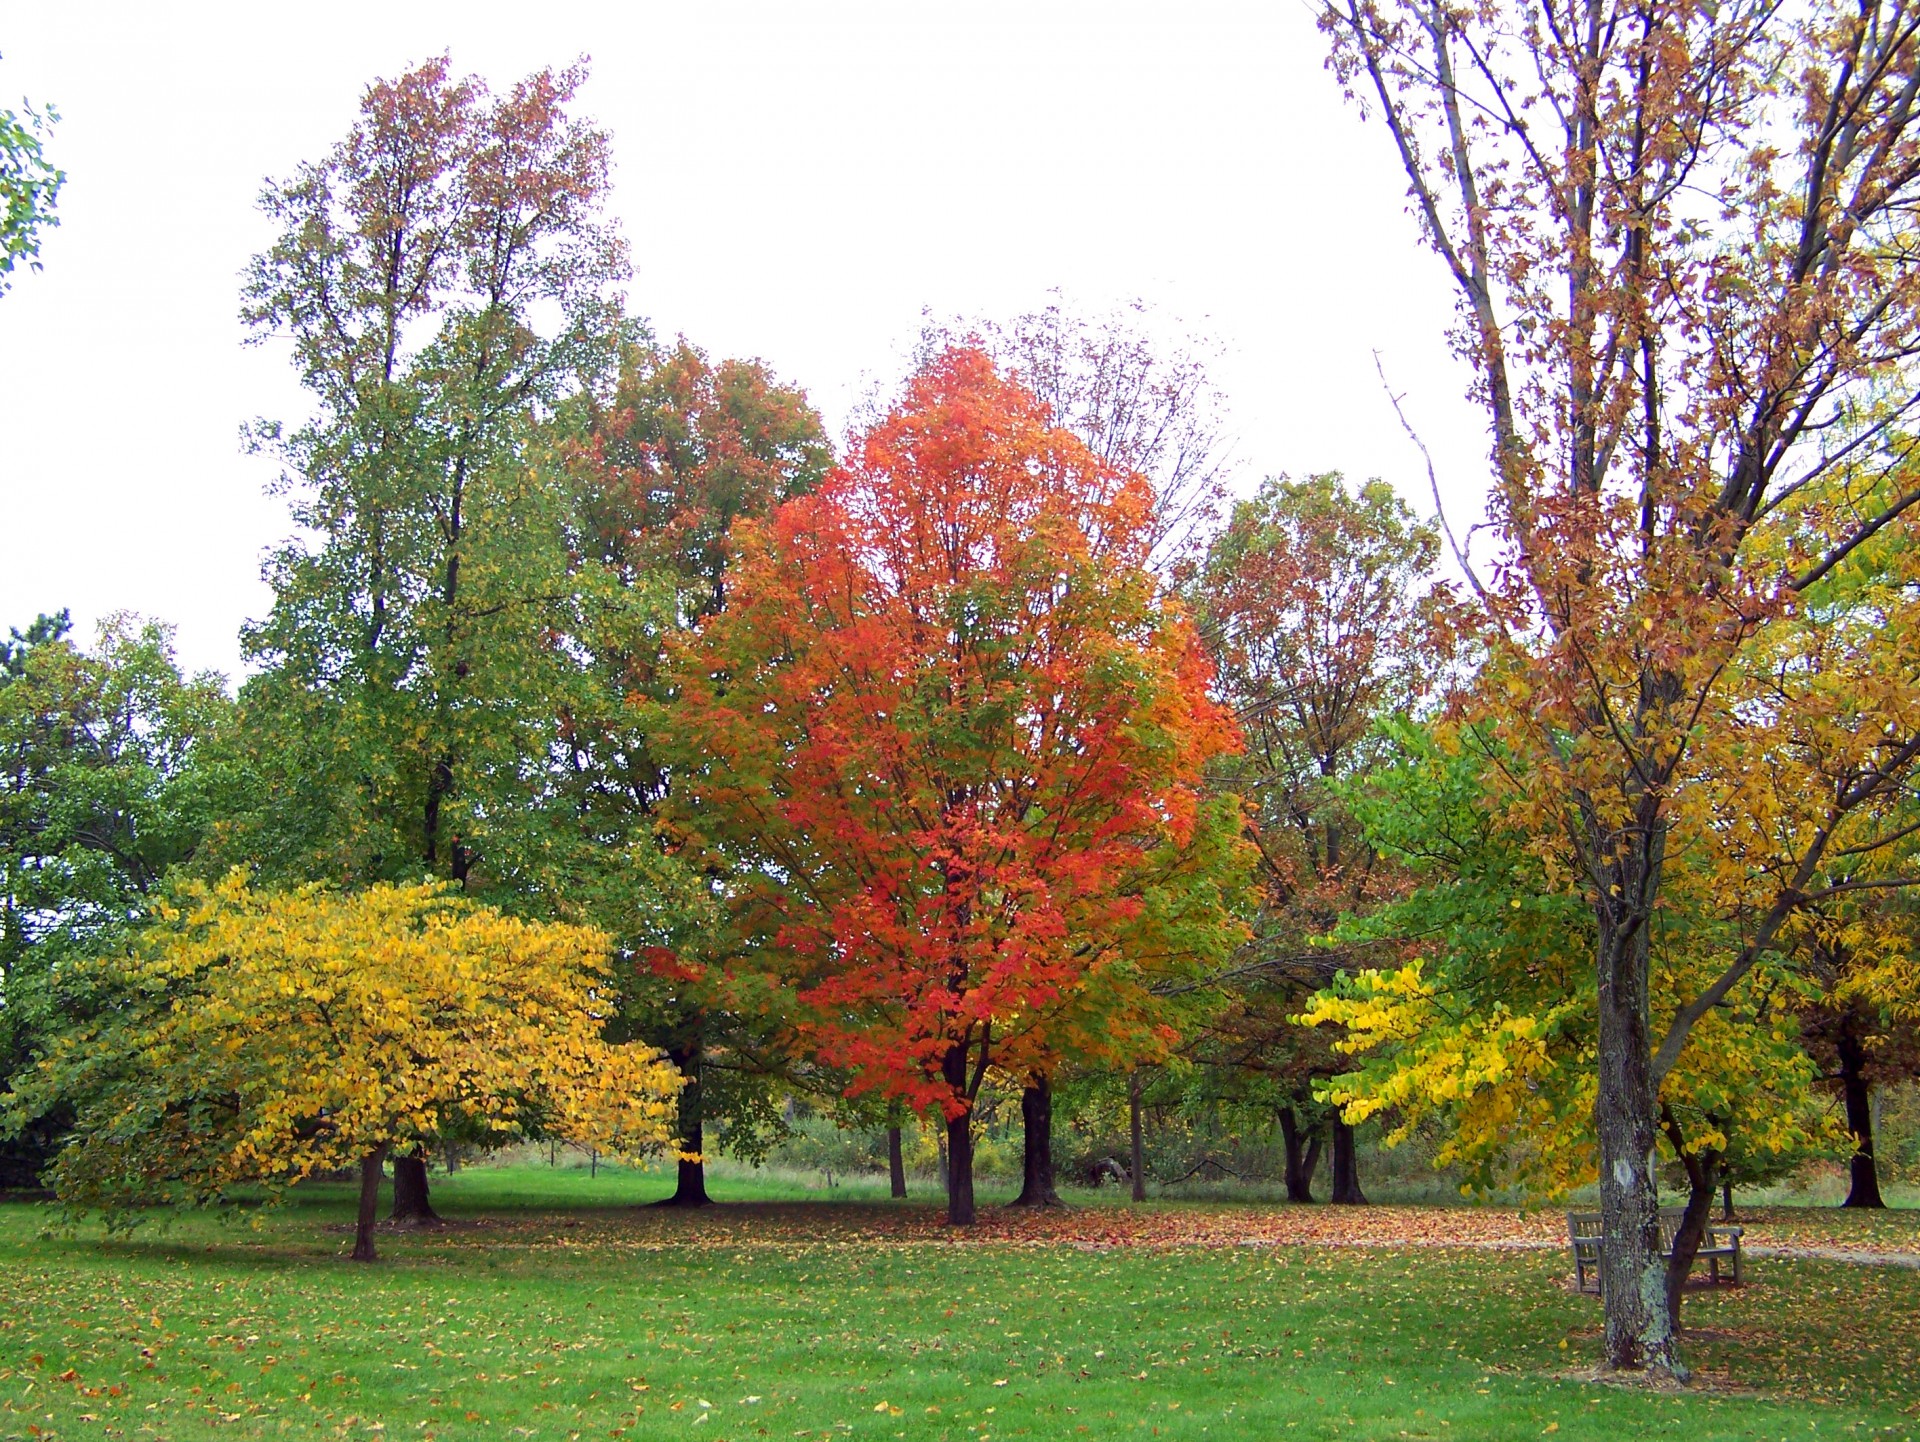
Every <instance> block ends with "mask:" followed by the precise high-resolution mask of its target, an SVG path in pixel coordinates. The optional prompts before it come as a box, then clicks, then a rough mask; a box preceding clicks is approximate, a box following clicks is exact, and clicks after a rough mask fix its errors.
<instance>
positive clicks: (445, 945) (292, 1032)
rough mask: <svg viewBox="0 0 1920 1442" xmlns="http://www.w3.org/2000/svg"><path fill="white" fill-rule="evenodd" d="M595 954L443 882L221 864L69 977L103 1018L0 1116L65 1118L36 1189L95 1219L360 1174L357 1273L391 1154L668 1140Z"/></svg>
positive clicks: (651, 1059) (650, 1065)
mask: <svg viewBox="0 0 1920 1442" xmlns="http://www.w3.org/2000/svg"><path fill="white" fill-rule="evenodd" d="M606 958H607V940H606V938H605V937H604V936H603V935H601V934H600V933H599V932H596V931H592V930H588V929H585V928H581V927H573V926H563V925H556V924H540V923H533V922H526V921H520V920H517V919H515V918H512V917H508V916H503V915H501V914H500V913H499V912H497V911H493V910H490V909H488V908H485V907H480V906H475V905H472V904H471V903H468V902H465V901H463V900H462V899H460V898H459V897H458V896H457V895H454V894H450V893H449V890H448V887H447V886H446V885H445V884H443V883H433V882H429V883H423V884H419V885H413V886H394V885H388V884H381V885H377V886H374V887H371V888H369V889H368V890H366V891H364V892H360V893H358V894H354V895H341V894H338V893H336V892H332V891H329V890H326V889H323V888H320V887H304V888H302V889H300V890H297V891H282V892H273V891H264V890H255V889H254V888H253V887H252V886H250V885H249V883H248V881H247V878H246V877H245V876H244V874H242V873H240V872H238V871H236V872H233V873H231V874H229V875H228V876H227V877H226V878H225V879H224V880H222V881H221V882H219V883H218V884H216V885H214V886H211V887H207V886H198V885H196V886H194V887H191V888H188V889H187V890H185V891H183V892H182V893H181V894H180V895H179V896H178V897H176V898H175V899H174V900H173V901H172V902H170V903H167V904H165V905H163V906H161V907H160V908H158V910H157V914H156V916H155V919H154V920H153V922H152V924H151V925H150V926H149V927H147V928H146V929H145V930H144V931H143V932H142V933H141V934H140V935H139V936H138V937H137V939H136V941H135V943H134V944H133V946H132V947H131V948H130V949H129V950H128V951H127V952H126V953H125V954H124V955H120V956H112V957H107V958H103V959H101V960H98V961H95V962H92V963H89V964H88V965H89V970H90V973H91V974H90V975H89V976H88V977H87V978H86V980H87V981H88V982H89V983H90V984H91V986H92V987H93V988H94V989H95V990H96V991H97V993H98V995H99V997H100V999H101V1001H102V1003H103V1004H102V1005H101V1006H100V1007H99V1008H98V1009H97V1013H98V1019H96V1020H94V1021H91V1022H88V1023H86V1024H83V1025H81V1026H78V1027H76V1028H74V1029H73V1030H72V1031H70V1032H68V1033H67V1034H65V1035H64V1036H63V1037H61V1038H60V1039H59V1040H58V1042H57V1043H56V1044H55V1045H54V1046H53V1047H52V1048H51V1050H50V1052H49V1054H48V1056H47V1057H46V1058H45V1060H44V1061H43V1062H42V1063H41V1064H40V1066H39V1068H38V1070H37V1072H36V1073H34V1074H33V1075H32V1076H30V1077H29V1078H27V1079H26V1080H25V1082H24V1083H23V1085H22V1086H21V1087H20V1088H19V1092H18V1095H16V1096H15V1097H14V1098H12V1099H11V1101H10V1110H11V1111H12V1112H13V1113H14V1114H15V1115H20V1114H25V1113H32V1112H34V1111H35V1109H36V1108H37V1109H38V1110H45V1109H46V1108H47V1107H48V1106H49V1105H51V1104H53V1103H55V1102H59V1101H65V1102H67V1103H68V1104H70V1105H71V1106H72V1107H73V1109H74V1116H75V1122H74V1127H73V1131H72V1133H71V1135H70V1137H69V1138H68V1140H67V1142H66V1144H65V1146H64V1147H63V1148H62V1150H61V1151H60V1152H59V1154H58V1156H57V1158H56V1160H55V1162H54V1165H53V1167H52V1169H51V1177H52V1181H53V1185H54V1188H55V1190H56V1192H57V1193H58V1194H59V1196H60V1197H61V1199H62V1200H63V1201H65V1202H67V1203H68V1204H69V1205H72V1206H75V1207H77V1208H80V1209H83V1210H98V1211H102V1212H104V1213H105V1214H106V1216H107V1218H108V1220H109V1222H110V1223H113V1222H116V1221H118V1220H121V1219H124V1218H125V1217H126V1216H127V1214H128V1211H129V1209H130V1208H132V1207H134V1206H138V1205H144V1204H148V1203H151V1202H154V1201H171V1202H175V1203H187V1204H192V1205H206V1204H217V1203H220V1202H222V1201H224V1200H225V1199H226V1198H227V1196H228V1194H229V1191H230V1189H231V1188H232V1187H234V1186H235V1185H237V1184H241V1183H264V1184H266V1185H267V1186H269V1187H270V1188H272V1189H273V1190H274V1191H275V1192H276V1193H277V1192H278V1191H279V1190H281V1189H283V1188H285V1187H286V1186H288V1185H290V1184H291V1183H293V1182H296V1181H298V1180H300V1179H301V1178H302V1177H305V1176H308V1175H310V1174H311V1173H313V1172H315V1171H318V1170H327V1169H333V1168H338V1167H346V1166H353V1165H358V1166H359V1168H360V1209H359V1222H358V1231H357V1236H356V1239H355V1243H354V1251H353V1255H354V1258H355V1260H359V1261H370V1260H372V1258H373V1255H374V1244H373V1224H374V1217H375V1208H376V1205H377V1203H378V1200H379V1188H380V1179H381V1171H382V1167H383V1164H384V1162H385V1160H386V1158H387V1156H388V1154H389V1153H390V1152H403V1153H404V1152H407V1151H410V1150H412V1149H414V1148H417V1147H420V1146H423V1145H430V1144H431V1143H433V1142H434V1141H435V1140H436V1139H437V1138H439V1137H440V1136H442V1135H443V1134H444V1133H446V1132H447V1131H449V1130H450V1129H454V1128H458V1129H459V1130H461V1131H462V1132H463V1133H467V1134H471V1133H472V1132H475V1131H478V1132H480V1133H482V1134H483V1135H487V1136H491V1137H495V1138H504V1137H508V1136H516V1135H520V1136H524V1135H529V1134H538V1135H543V1136H551V1137H557V1138H561V1139H564V1140H568V1141H575V1142H581V1143H589V1144H592V1145H595V1146H598V1147H602V1148H605V1149H606V1150H609V1151H612V1152H616V1153H621V1154H626V1155H638V1154H641V1153H644V1152H647V1151H649V1150H654V1149H658V1148H660V1147H662V1146H663V1145H665V1144H666V1142H667V1141H668V1138H669V1136H670V1134H671V1128H672V1112H673V1100H674V1095H675V1093H676V1091H677V1090H678V1087H679V1080H678V1076H677V1074H676V1073H675V1072H674V1071H673V1069H672V1067H671V1066H670V1065H668V1064H667V1063H666V1061H665V1060H664V1059H663V1058H662V1057H661V1055H660V1054H659V1053H658V1052H656V1051H654V1050H652V1049H651V1048H648V1047H643V1046H636V1045H619V1044H614V1043H610V1042H608V1041H607V1040H605V1038H604V1035H603V1029H604V1020H605V1013H606V1012H607V1011H608V1010H609V1009H610V1005H611V999H612V994H613V988H612V985H611V978H610V975H609V967H608V962H607V959H606Z"/></svg>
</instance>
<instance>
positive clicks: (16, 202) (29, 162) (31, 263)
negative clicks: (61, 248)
mask: <svg viewBox="0 0 1920 1442" xmlns="http://www.w3.org/2000/svg"><path fill="white" fill-rule="evenodd" d="M59 120H60V112H59V111H57V110H55V109H54V108H53V107H52V106H51V105H49V106H48V107H47V108H46V110H45V112H44V113H43V112H41V111H38V110H35V109H34V108H33V106H31V105H29V104H26V103H25V102H22V104H21V107H20V110H18V111H13V110H0V295H4V294H5V293H6V290H7V287H8V286H9V285H10V284H12V282H13V275H14V272H15V270H17V269H18V268H19V266H20V265H21V263H22V262H25V263H26V265H27V267H28V268H29V269H31V270H39V269H40V238H41V236H42V235H43V234H44V233H45V232H46V231H47V230H50V229H51V228H52V227H54V226H56V225H58V224H59V223H60V217H59V216H57V215H55V214H54V208H55V206H57V205H58V204H59V201H60V187H61V186H63V185H65V184H66V183H67V173H66V172H65V171H64V170H61V169H59V168H58V167H56V166H54V165H52V164H51V163H49V161H48V160H47V157H46V152H45V150H44V149H43V148H42V142H44V141H45V139H46V137H47V134H48V132H49V131H51V130H52V129H53V127H54V126H55V125H56V124H58V123H59Z"/></svg>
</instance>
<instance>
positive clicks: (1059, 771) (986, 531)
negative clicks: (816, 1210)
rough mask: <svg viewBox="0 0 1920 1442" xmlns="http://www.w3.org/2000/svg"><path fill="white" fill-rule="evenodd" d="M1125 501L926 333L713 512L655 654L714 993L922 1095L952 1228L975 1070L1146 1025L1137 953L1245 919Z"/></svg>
mask: <svg viewBox="0 0 1920 1442" xmlns="http://www.w3.org/2000/svg"><path fill="white" fill-rule="evenodd" d="M1152 501H1153V497H1152V493H1151V491H1150V489H1149V487H1148V486H1147V484H1146V482H1145V481H1144V480H1142V479H1141V478H1140V477H1139V476H1137V475H1133V474H1129V473H1126V472H1123V471H1120V470H1118V469H1116V468H1114V467H1112V466H1110V465H1107V464H1105V463H1103V462H1102V461H1100V460H1099V459H1098V458H1097V457H1095V456H1094V455H1093V454H1092V453H1091V452H1090V451H1089V450H1088V449H1087V448H1086V446H1085V445H1083V444H1082V443H1081V442H1080V441H1078V440H1077V439H1075V438H1074V437H1073V436H1072V435H1071V434H1069V433H1068V432H1066V431H1064V430H1062V429H1059V428H1057V427H1055V426H1054V425H1053V424H1052V423H1051V419H1050V417H1049V415H1048V413H1047V411H1046V408H1045V407H1044V406H1043V405H1042V404H1041V403H1040V402H1039V401H1038V400H1037V399H1035V397H1034V396H1033V395H1032V394H1031V393H1030V392H1029V391H1027V390H1025V389H1023V388H1022V387H1021V386H1020V385H1018V384H1017V383H1016V382H1015V381H1013V380H1010V379H1008V378H1006V377H1004V376H1002V375H1001V374H999V373H998V372H997V371H996V370H995V368H994V366H993V364H992V363H991V361H989V360H988V359H987V358H986V357H985V356H984V355H983V354H981V353H980V352H979V351H977V350H974V349H969V348H954V349H950V350H947V351H945V352H943V353H941V354H940V355H938V356H936V357H934V358H933V359H932V360H931V361H930V362H929V363H928V364H927V365H926V366H925V367H924V368H923V369H922V370H921V371H920V372H919V373H918V374H916V375H915V376H914V377H913V378H912V379H911V380H910V381H909V383H908V385H907V387H906V391H905V394H904V396H903V397H902V399H901V400H900V402H899V403H898V404H897V405H896V406H895V407H894V408H893V409H892V411H891V412H890V413H888V414H887V415H886V416H885V417H884V418H883V419H882V420H880V421H879V422H878V423H877V424H875V425H874V426H873V427H872V428H871V429H870V430H869V431H868V432H867V433H866V434H865V435H864V436H861V437H858V438H857V439H856V440H855V441H854V443H853V445H852V446H851V449H850V454H849V456H848V458H847V460H846V461H845V463H844V464H843V465H841V466H840V467H839V468H838V469H836V470H835V471H834V472H833V474H832V475H831V476H829V478H828V479H827V481H826V483H825V484H824V485H823V486H822V487H821V489H820V490H819V491H818V492H817V493H815V494H813V495H810V496H806V497H802V498H800V499H797V500H794V501H792V502H789V503H788V504H786V505H785V506H783V507H781V508H780V509H779V511H778V512H776V513H775V515H774V516H773V518H772V519H771V521H770V522H768V523H765V524H747V525H742V526H737V527H736V528H735V540H736V551H735V554H734V558H733V562H732V566H731V569H730V572H729V580H728V589H729V603H728V607H727V609H726V610H725V611H724V612H722V613H720V614H718V615H716V616H714V617H712V618H711V619H709V620H708V621H707V622H706V623H705V625H704V626H703V628H702V629H701V630H700V632H699V633H698V635H697V636H696V637H695V638H693V639H691V640H690V641H689V642H688V643H687V644H686V645H684V646H683V647H682V648H681V649H680V651H679V653H678V654H677V656H676V658H675V662H674V669H673V675H674V677H675V680H676V684H677V686H678V688H679V695H678V698H677V701H676V704H675V705H674V708H673V714H674V717H675V718H676V725H677V734H678V737H679V742H678V744H679V747H680V756H679V762H680V764H681V765H682V766H684V767H685V768H687V769H688V770H689V771H690V772H691V773H692V774H691V775H690V776H689V779H688V785H687V786H686V787H685V788H684V791H683V792H682V795H681V801H680V804H679V810H678V816H679V820H680V825H681V826H682V828H683V830H684V832H685V834H686V835H687V836H688V838H689V840H690V841H692V842H693V843H695V844H698V845H701V846H703V847H705V848H707V849H708V851H709V852H710V853H711V855H712V856H713V857H714V858H715V859H716V861H719V862H722V863H724V870H723V872H722V875H723V876H724V882H723V883H722V890H723V891H724V894H725V897H726V901H727V911H728V915H729V917H730V924H731V927H732V935H731V936H730V937H729V938H728V946H729V949H730V951H731V957H730V960H729V962H728V964H727V968H726V969H727V971H728V974H729V978H730V991H731V994H732V997H733V999H734V1003H735V1004H736V1005H739V1006H742V1007H753V1008H760V1009H764V1011H765V1013H766V1014H770V1015H779V1016H783V1017H784V1018H785V1019H786V1022H787V1025H788V1028H789V1031H790V1034H791V1036H792V1038H793V1039H794V1041H795V1043H796V1045H797V1046H798V1047H800V1048H802V1049H803V1050H804V1051H806V1052H808V1053H810V1054H811V1055H813V1056H814V1057H815V1058H817V1059H818V1060H819V1061H821V1062H823V1063H825V1064H828V1065H830V1066H833V1067H837V1068H844V1069H845V1070H846V1071H847V1072H848V1073H849V1074H850V1076H851V1078H852V1080H851V1083H850V1086H849V1090H850V1092H851V1093H853V1094H860V1093H878V1094H880V1095H884V1096H888V1097H893V1098H897V1099H900V1100H902V1101H904V1102H905V1103H907V1104H908V1105H911V1106H915V1107H920V1108H932V1107H938V1108H940V1109H941V1111H942V1112H943V1113H944V1115H945V1118H946V1120H947V1127H948V1179H949V1182H948V1212H949V1217H950V1219H951V1220H952V1221H954V1222H956V1223H965V1222H969V1221H971V1220H972V1217H973V1178H972V1132H971V1126H970V1112H971V1108H972V1104H973V1100H974V1098H975V1097H976V1095H977V1093H978V1090H979V1087H980V1084H981V1082H982V1080H983V1078H984V1077H985V1075H986V1072H987V1070H988V1068H989V1067H990V1066H993V1065H996V1064H998V1063H999V1062H1000V1061H1001V1060H1002V1059H1003V1056H1010V1057H1012V1058H1015V1059H1018V1058H1020V1057H1022V1056H1025V1055H1031V1053H1032V1051H1033V1049H1034V1048H1035V1046H1036V1045H1038V1038H1039V1037H1040V1036H1041V1034H1042V1033H1043V1032H1044V1031H1045V1030H1046V1028H1047V1027H1048V1025H1049V1023H1050V1021H1057V1022H1058V1024H1059V1025H1060V1026H1061V1027H1063V1028H1071V1029H1072V1030H1073V1031H1074V1032H1075V1033H1076V1035H1082V1036H1084V1035H1085V1034H1086V1033H1087V1032H1088V1031H1089V1030H1090V1028H1089V1027H1088V1026H1087V1022H1086V1018H1087V1016H1088V1015H1089V1014H1090V1013H1098V1012H1100V1011H1102V1010H1110V1011H1112V1012H1113V1013H1114V1015H1113V1020H1114V1024H1113V1025H1112V1026H1111V1027H1110V1028H1106V1031H1107V1033H1108V1034H1109V1035H1110V1036H1112V1037H1115V1038H1133V1039H1134V1043H1135V1044H1142V1042H1143V1039H1144V1044H1149V1045H1151V1044H1152V1043H1151V1035H1152V1031H1153V1026H1154V1022H1153V1018H1152V1015H1151V1013H1152V1007H1153V999H1152V993H1151V988H1150V986H1149V985H1148V982H1149V981H1150V979H1151V975H1152V973H1153V969H1154V968H1155V967H1164V966H1165V965H1167V964H1168V962H1169V960H1170V959H1171V958H1176V957H1185V958H1205V957H1209V956H1213V955H1217V954H1218V952H1219V951H1220V950H1221V949H1222V948H1223V947H1225V946H1229V945H1231V944H1232V943H1233V942H1234V941H1236V940H1237V939H1238V937H1239V935H1240V933H1239V932H1238V930H1237V924H1236V923H1235V921H1234V920H1233V918H1232V914H1231V908H1230V905H1229V899H1230V896H1231V893H1232V890H1233V887H1234V885H1235V879H1234V878H1235V873H1236V871H1237V869H1238V852H1237V843H1236V841H1235V838H1236V837H1237V834H1238V829H1239V817H1238V812H1237V810H1236V809H1235V808H1234V806H1233V805H1232V803H1231V802H1228V801H1222V800H1218V799H1210V798H1209V797H1208V796H1207V795H1206V793H1205V790H1204V787H1203V774H1202V773H1203V769H1204V767H1205V766H1206V764H1207V762H1208V761H1209V760H1210V759H1211V758H1213V757H1216V756H1219V755H1221V754H1223V753H1225V752H1227V751H1229V750H1231V749H1232V748H1233V747H1234V746H1235V744H1236V733H1235V730H1234V726H1233V722H1232V719H1231V717H1230V716H1229V715H1228V714H1227V712H1226V711H1225V710H1223V709H1222V708H1221V707H1220V706H1218V705H1216V704H1215V703H1214V701H1213V700H1212V699H1211V698H1210V697H1209V695H1208V683H1209V680H1210V674H1211V673H1210V670H1209V666H1208V662H1207V659H1206V655H1205V652H1204V651H1203V649H1202V648H1201V646H1200V645H1199V643H1198V640H1197V638H1196V636H1195V634H1194V632H1193V630H1192V629H1191V627H1190V626H1189V625H1188V623H1187V621H1186V620H1185V619H1184V617H1183V616H1182V615H1181V614H1180V612H1179V610H1178V609H1177V607H1176V606H1174V605H1173V604H1172V603H1171V602H1170V601H1169V600H1168V599H1167V598H1166V596H1165V595H1164V593H1163V590H1162V589H1161V588H1160V587H1158V586H1157V585H1156V584H1155V582H1154V580H1153V577H1152V576H1151V575H1150V573H1149V572H1148V571H1147V569H1146V566H1145V562H1146V553H1147V549H1148V543H1149V539H1150V527H1151V517H1152V511H1153V506H1152ZM1121 1013H1125V1015H1124V1016H1123V1015H1121ZM1009 1047H1011V1048H1012V1050H1011V1051H1010V1052H1009V1051H1008V1048H1009Z"/></svg>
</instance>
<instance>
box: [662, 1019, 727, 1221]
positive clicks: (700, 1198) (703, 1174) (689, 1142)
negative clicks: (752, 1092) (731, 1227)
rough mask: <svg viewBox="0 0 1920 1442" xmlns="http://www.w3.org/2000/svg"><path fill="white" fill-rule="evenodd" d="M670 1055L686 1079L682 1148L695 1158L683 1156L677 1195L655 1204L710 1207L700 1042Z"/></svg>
mask: <svg viewBox="0 0 1920 1442" xmlns="http://www.w3.org/2000/svg"><path fill="white" fill-rule="evenodd" d="M667 1058H668V1060H670V1061H671V1062H672V1063H673V1064H674V1065H675V1066H676V1067H678V1068H679V1069H680V1075H681V1077H682V1078H683V1079H684V1082H685V1084H684V1085H683V1086H682V1087H681V1088H680V1120H679V1123H678V1131H679V1142H680V1150H681V1151H682V1152H687V1153H691V1154H692V1157H693V1160H691V1161H689V1160H688V1159H687V1158H686V1157H684V1156H683V1157H681V1158H680V1163H679V1170H678V1174H677V1175H676V1177H675V1179H674V1186H673V1195H672V1196H670V1197H662V1198H661V1199H660V1200H659V1201H657V1202H655V1203H654V1205H655V1206H656V1207H710V1206H712V1205H713V1198H712V1197H709V1196H708V1195H707V1159H706V1154H705V1152H704V1150H703V1148H704V1147H705V1146H706V1123H705V1118H704V1117H703V1116H702V1114H701V1110H700V1043H699V1042H698V1041H694V1042H691V1043H689V1044H688V1045H686V1046H683V1047H669V1048H668V1049H667Z"/></svg>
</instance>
